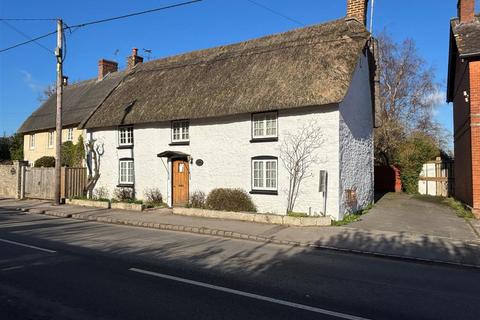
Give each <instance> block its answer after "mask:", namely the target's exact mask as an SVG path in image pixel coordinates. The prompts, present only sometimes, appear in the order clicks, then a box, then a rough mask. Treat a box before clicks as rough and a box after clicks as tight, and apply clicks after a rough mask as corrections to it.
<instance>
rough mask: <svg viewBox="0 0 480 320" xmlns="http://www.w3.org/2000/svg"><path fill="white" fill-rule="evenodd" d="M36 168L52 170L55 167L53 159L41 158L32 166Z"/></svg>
mask: <svg viewBox="0 0 480 320" xmlns="http://www.w3.org/2000/svg"><path fill="white" fill-rule="evenodd" d="M33 166H34V167H36V168H40V167H46V168H52V167H55V157H50V156H43V157H41V158H38V159H37V160H36V161H35V163H34V165H33Z"/></svg>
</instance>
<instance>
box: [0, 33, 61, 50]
mask: <svg viewBox="0 0 480 320" xmlns="http://www.w3.org/2000/svg"><path fill="white" fill-rule="evenodd" d="M56 33H57V30H55V31H52V32H49V33H46V34H44V35H41V36H38V37H36V38H33V39H30V40H28V41H24V42H21V43H17V44H15V45H13V46H10V47H7V48H4V49H1V50H0V53H1V52H5V51H8V50H11V49H14V48H17V47H20V46H23V45H26V44H28V43H32V42H36V41H37V40H40V39H43V38H46V37H49V36H51V35H52V34H56Z"/></svg>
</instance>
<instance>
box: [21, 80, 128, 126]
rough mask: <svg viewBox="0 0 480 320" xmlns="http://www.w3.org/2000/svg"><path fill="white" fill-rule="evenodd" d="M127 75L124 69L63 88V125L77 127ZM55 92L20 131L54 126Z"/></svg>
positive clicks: (26, 121)
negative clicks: (98, 79)
mask: <svg viewBox="0 0 480 320" xmlns="http://www.w3.org/2000/svg"><path fill="white" fill-rule="evenodd" d="M123 76H124V73H123V72H114V73H111V74H108V75H107V76H106V77H105V78H104V79H103V80H100V81H97V79H96V78H95V79H91V80H85V81H82V82H79V83H76V84H72V85H68V86H66V87H64V90H63V112H62V115H63V117H62V118H63V119H62V123H63V127H71V126H77V125H78V124H80V122H82V120H83V119H85V118H86V117H87V116H88V115H89V114H90V113H91V112H92V111H93V110H95V108H96V107H97V106H98V105H99V104H100V103H101V102H102V101H103V100H104V99H105V97H106V96H107V95H108V93H110V92H111V91H112V89H113V88H114V87H115V86H116V85H117V84H118V83H119V82H120V80H121V79H122V77H123ZM56 99H57V98H56V95H55V94H54V95H52V96H50V97H49V98H48V99H47V101H45V102H44V103H43V104H42V105H41V106H40V107H39V108H38V109H37V110H35V111H34V112H33V113H32V114H31V115H30V116H29V117H28V118H27V120H25V122H24V123H23V124H22V126H21V127H20V129H18V132H20V133H27V132H34V131H42V130H48V129H54V128H55V119H56V106H57V100H56Z"/></svg>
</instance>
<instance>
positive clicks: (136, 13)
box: [68, 0, 203, 28]
mask: <svg viewBox="0 0 480 320" xmlns="http://www.w3.org/2000/svg"><path fill="white" fill-rule="evenodd" d="M201 1H203V0H192V1H186V2H181V3H176V4H172V5H168V6H164V7H160V8H155V9H150V10H145V11H140V12H135V13H129V14H125V15H121V16H117V17H112V18H106V19H101V20H93V21H89V22H84V23H79V24H76V25H72V26H70V27H68V28H81V27H86V26H89V25H92V24H98V23H104V22H109V21H113V20H119V19H125V18H130V17H133V16H138V15H142V14H146V13H151V12H156V11H161V10H166V9H172V8H176V7H181V6H186V5H189V4H193V3H196V2H201Z"/></svg>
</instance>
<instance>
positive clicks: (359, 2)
mask: <svg viewBox="0 0 480 320" xmlns="http://www.w3.org/2000/svg"><path fill="white" fill-rule="evenodd" d="M472 1H473V0H472ZM367 12H368V0H347V18H353V19H357V20H358V21H360V22H361V23H363V24H364V25H367Z"/></svg>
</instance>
